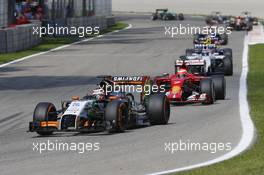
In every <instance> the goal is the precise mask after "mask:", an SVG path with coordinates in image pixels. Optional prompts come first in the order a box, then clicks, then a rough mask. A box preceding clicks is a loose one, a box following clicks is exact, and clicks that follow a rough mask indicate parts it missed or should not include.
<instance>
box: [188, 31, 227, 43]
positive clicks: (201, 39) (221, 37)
mask: <svg viewBox="0 0 264 175" xmlns="http://www.w3.org/2000/svg"><path fill="white" fill-rule="evenodd" d="M193 43H194V44H209V43H210V44H217V45H227V44H228V35H227V34H226V33H223V34H219V33H216V34H194V38H193Z"/></svg>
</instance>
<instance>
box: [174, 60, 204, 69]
mask: <svg viewBox="0 0 264 175" xmlns="http://www.w3.org/2000/svg"><path fill="white" fill-rule="evenodd" d="M183 65H186V66H204V65H205V60H203V59H193V60H176V61H175V67H181V66H183Z"/></svg>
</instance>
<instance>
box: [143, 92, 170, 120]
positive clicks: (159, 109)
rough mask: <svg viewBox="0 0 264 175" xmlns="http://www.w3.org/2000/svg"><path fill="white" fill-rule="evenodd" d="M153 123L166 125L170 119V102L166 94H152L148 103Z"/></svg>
mask: <svg viewBox="0 0 264 175" xmlns="http://www.w3.org/2000/svg"><path fill="white" fill-rule="evenodd" d="M146 108H147V115H148V117H149V120H150V124H151V125H166V124H168V121H169V119H170V102H169V100H168V98H167V96H166V95H165V94H151V95H150V96H149V99H148V102H147V104H146Z"/></svg>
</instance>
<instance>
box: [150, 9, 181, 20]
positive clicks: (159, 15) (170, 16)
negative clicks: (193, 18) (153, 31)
mask: <svg viewBox="0 0 264 175" xmlns="http://www.w3.org/2000/svg"><path fill="white" fill-rule="evenodd" d="M157 19H161V20H180V21H182V20H184V16H183V14H182V13H179V14H176V13H172V12H169V11H168V9H156V12H155V13H153V14H152V16H151V20H153V21H154V20H157Z"/></svg>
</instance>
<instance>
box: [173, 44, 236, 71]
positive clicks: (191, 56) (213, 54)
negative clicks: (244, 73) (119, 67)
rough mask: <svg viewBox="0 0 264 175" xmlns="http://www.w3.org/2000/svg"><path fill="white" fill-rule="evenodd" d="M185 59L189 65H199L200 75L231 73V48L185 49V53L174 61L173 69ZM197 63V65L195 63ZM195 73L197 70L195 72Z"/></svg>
mask: <svg viewBox="0 0 264 175" xmlns="http://www.w3.org/2000/svg"><path fill="white" fill-rule="evenodd" d="M182 61H185V62H186V64H188V65H189V66H190V67H192V66H196V67H197V66H199V70H200V72H199V74H200V75H212V74H219V73H220V74H224V75H233V59H232V50H231V49H229V48H225V49H216V50H208V49H203V50H197V49H186V55H185V56H181V57H180V58H179V59H178V60H176V62H175V71H176V70H177V68H178V67H179V66H180V65H181V64H182ZM197 63H199V65H197ZM196 73H197V72H196Z"/></svg>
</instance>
